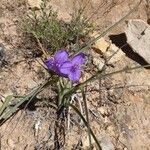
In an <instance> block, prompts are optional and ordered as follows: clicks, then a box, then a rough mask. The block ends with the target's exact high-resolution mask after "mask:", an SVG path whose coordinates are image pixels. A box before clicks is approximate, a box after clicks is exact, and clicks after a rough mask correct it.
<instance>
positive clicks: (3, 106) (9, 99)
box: [0, 95, 13, 116]
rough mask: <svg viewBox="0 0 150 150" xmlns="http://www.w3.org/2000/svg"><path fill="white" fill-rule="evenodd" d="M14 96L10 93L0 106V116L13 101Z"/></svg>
mask: <svg viewBox="0 0 150 150" xmlns="http://www.w3.org/2000/svg"><path fill="white" fill-rule="evenodd" d="M12 98H13V95H9V96H7V97H6V98H5V101H4V103H3V105H2V106H1V107H0V116H1V115H2V113H3V111H4V110H5V109H6V108H7V107H8V106H9V103H10V102H11V100H12Z"/></svg>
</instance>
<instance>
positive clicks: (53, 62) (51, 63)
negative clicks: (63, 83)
mask: <svg viewBox="0 0 150 150" xmlns="http://www.w3.org/2000/svg"><path fill="white" fill-rule="evenodd" d="M67 60H68V53H67V51H66V50H59V51H57V52H56V53H55V54H54V57H53V58H49V59H48V60H46V61H45V65H46V66H47V68H48V69H49V70H52V71H54V72H56V73H57V74H59V75H61V76H63V74H62V73H60V66H61V65H62V64H63V63H64V62H66V61H67Z"/></svg>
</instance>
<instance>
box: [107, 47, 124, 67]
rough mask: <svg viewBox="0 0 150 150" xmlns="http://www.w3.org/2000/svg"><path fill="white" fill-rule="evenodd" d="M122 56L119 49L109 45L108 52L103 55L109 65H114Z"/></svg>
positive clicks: (122, 53)
mask: <svg viewBox="0 0 150 150" xmlns="http://www.w3.org/2000/svg"><path fill="white" fill-rule="evenodd" d="M124 55H125V54H124V52H123V51H122V50H121V49H119V48H118V47H117V46H116V45H115V44H111V45H110V48H109V50H108V51H107V52H106V53H105V57H106V58H107V59H108V60H109V61H108V63H109V64H114V63H116V62H118V61H120V60H121V58H122V57H123V56H124ZM109 58H110V59H109Z"/></svg>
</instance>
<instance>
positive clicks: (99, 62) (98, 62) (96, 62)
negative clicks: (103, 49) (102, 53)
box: [93, 57, 105, 70]
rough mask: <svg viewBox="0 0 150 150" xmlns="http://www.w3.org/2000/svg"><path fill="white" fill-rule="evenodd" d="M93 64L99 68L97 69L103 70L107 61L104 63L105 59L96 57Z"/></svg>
mask: <svg viewBox="0 0 150 150" xmlns="http://www.w3.org/2000/svg"><path fill="white" fill-rule="evenodd" d="M93 64H94V65H95V66H97V68H98V69H99V70H101V69H102V68H103V66H104V64H105V61H104V59H102V58H101V57H98V58H96V57H94V58H93Z"/></svg>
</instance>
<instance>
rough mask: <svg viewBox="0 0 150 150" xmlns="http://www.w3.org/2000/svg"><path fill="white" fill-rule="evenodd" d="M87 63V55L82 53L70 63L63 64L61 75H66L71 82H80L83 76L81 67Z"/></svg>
mask: <svg viewBox="0 0 150 150" xmlns="http://www.w3.org/2000/svg"><path fill="white" fill-rule="evenodd" d="M84 63H85V54H83V53H80V54H78V55H76V56H74V57H73V58H72V59H71V60H70V61H66V62H64V63H62V65H61V67H60V68H59V69H60V73H62V74H64V75H66V76H67V77H68V78H69V79H70V80H71V81H73V82H78V81H79V79H80V76H81V66H82V65H83V64H84Z"/></svg>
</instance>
